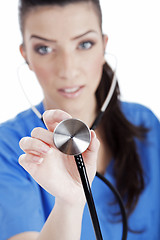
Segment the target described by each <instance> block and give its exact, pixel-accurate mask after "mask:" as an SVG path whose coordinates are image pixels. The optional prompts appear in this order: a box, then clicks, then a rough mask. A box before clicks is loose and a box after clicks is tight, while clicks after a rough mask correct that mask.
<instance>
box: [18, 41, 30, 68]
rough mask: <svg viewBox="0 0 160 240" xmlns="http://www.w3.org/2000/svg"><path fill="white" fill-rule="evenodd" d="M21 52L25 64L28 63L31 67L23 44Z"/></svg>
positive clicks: (20, 47) (20, 48)
mask: <svg viewBox="0 0 160 240" xmlns="http://www.w3.org/2000/svg"><path fill="white" fill-rule="evenodd" d="M19 50H20V53H21V55H22V57H23V58H24V60H25V62H26V63H27V64H28V66H29V62H28V60H27V55H26V50H25V46H24V44H23V43H22V44H21V45H20V46H19ZM29 68H30V66H29Z"/></svg>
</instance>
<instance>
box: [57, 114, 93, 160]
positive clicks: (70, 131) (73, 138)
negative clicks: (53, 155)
mask: <svg viewBox="0 0 160 240" xmlns="http://www.w3.org/2000/svg"><path fill="white" fill-rule="evenodd" d="M53 141H54V144H55V146H56V147H57V148H58V149H59V150H60V151H61V152H63V153H65V154H68V155H79V154H81V153H83V152H84V151H85V150H86V149H87V148H88V146H89V144H90V141H91V134H90V130H89V128H88V127H87V125H86V124H85V123H84V122H82V121H80V120H78V119H74V118H70V119H67V120H64V121H62V122H60V123H59V124H58V125H57V127H56V128H55V130H54V133H53Z"/></svg>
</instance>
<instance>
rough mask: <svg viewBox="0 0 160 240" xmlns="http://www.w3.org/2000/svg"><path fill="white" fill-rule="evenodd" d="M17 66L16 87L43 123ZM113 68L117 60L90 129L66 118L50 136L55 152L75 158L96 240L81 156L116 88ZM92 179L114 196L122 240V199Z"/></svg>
mask: <svg viewBox="0 0 160 240" xmlns="http://www.w3.org/2000/svg"><path fill="white" fill-rule="evenodd" d="M20 67H21V66H20ZM20 67H19V68H18V70H17V75H18V80H19V83H20V86H21V88H22V91H23V93H24V95H25V97H26V99H27V101H28V102H29V104H30V107H31V109H32V110H33V112H34V113H35V114H36V115H37V117H38V118H39V119H41V121H42V122H43V117H42V115H41V113H40V112H39V111H38V110H37V108H36V107H35V106H33V105H32V103H31V102H30V100H29V98H28V96H27V94H26V92H25V89H24V87H23V84H22V82H21V77H20V73H19V69H20ZM116 69H117V61H116V67H115V70H114V73H113V78H112V83H111V86H110V89H109V92H108V95H107V97H106V99H105V101H104V103H103V105H102V107H101V109H100V111H99V113H98V115H97V117H96V119H95V120H94V122H93V124H92V126H91V128H90V129H89V128H88V126H87V125H86V124H85V123H84V122H82V121H80V120H78V119H73V118H71V119H67V120H64V121H62V122H60V123H59V124H58V125H57V127H56V128H55V130H54V133H53V141H54V144H55V146H56V147H57V149H58V150H59V151H61V152H63V153H64V154H68V155H73V156H74V158H75V162H76V165H77V169H78V171H79V174H80V178H81V181H82V186H83V189H84V193H85V197H86V201H87V204H88V209H89V212H90V216H91V220H92V224H93V228H94V232H95V236H96V239H97V240H103V237H102V233H101V229H100V225H99V220H98V216H97V212H96V207H95V204H94V200H93V196H92V191H91V187H90V184H89V180H88V176H87V171H86V168H85V164H84V161H83V157H82V153H83V152H84V151H85V150H86V149H87V148H88V146H89V144H90V139H91V136H90V130H91V129H93V130H95V129H96V128H97V126H98V124H99V122H100V121H101V119H102V117H103V114H104V112H105V110H106V109H107V106H108V104H109V102H110V100H111V98H112V96H113V93H114V90H115V87H116V83H117V80H116ZM43 123H44V122H43ZM96 176H97V177H98V178H100V179H101V180H102V181H103V182H104V183H105V184H106V185H107V186H108V187H109V188H110V189H111V191H112V192H113V193H114V195H115V197H116V199H117V201H118V204H119V206H120V210H121V214H122V222H123V230H122V240H126V239H127V233H128V224H127V215H126V210H125V206H124V204H123V200H122V198H121V196H120V194H119V192H118V191H117V189H116V188H115V187H114V186H113V185H112V184H111V183H110V182H109V181H108V180H107V179H106V178H105V177H104V176H103V175H101V174H100V173H98V172H96Z"/></svg>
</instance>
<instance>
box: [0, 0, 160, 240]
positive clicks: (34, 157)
mask: <svg viewBox="0 0 160 240" xmlns="http://www.w3.org/2000/svg"><path fill="white" fill-rule="evenodd" d="M19 10H20V25H21V31H22V36H23V43H22V45H21V46H20V51H21V54H22V56H23V57H24V59H25V61H26V62H27V64H28V66H29V68H30V70H32V71H34V72H35V74H36V76H37V79H38V81H39V83H40V85H41V87H42V89H43V93H44V100H43V102H42V103H41V104H39V105H38V106H37V109H38V110H39V111H40V113H41V114H43V113H44V114H43V120H44V123H45V126H46V128H47V129H46V128H45V126H44V124H43V123H42V121H41V120H40V119H38V118H37V117H36V116H35V114H34V113H33V112H32V110H31V109H29V110H27V111H25V112H23V113H20V114H19V115H18V116H17V117H16V118H15V119H13V120H11V121H8V122H6V123H4V124H2V125H1V130H0V139H1V140H0V141H1V147H0V165H1V167H0V171H1V174H0V191H1V196H0V204H1V215H0V220H1V226H0V232H1V238H0V239H1V240H4V239H10V240H18V239H30V240H32V239H33V240H42V239H45V240H46V239H47V240H49V239H56V240H57V239H58V240H60V239H63V240H64V239H67V240H68V239H69V240H71V239H74V240H75V239H94V231H93V229H92V224H91V220H90V216H89V213H88V210H87V207H86V204H85V203H86V201H85V197H84V193H83V189H82V185H81V181H80V178H79V174H78V171H77V169H76V165H75V162H74V159H73V158H72V157H68V156H66V155H64V154H62V153H60V152H59V151H58V150H57V149H56V148H55V146H54V144H53V141H52V137H53V131H54V129H55V126H56V125H57V123H59V122H60V121H62V120H64V119H68V118H71V117H74V118H78V119H81V120H82V121H84V122H85V123H86V124H87V125H88V126H91V125H92V123H93V121H94V119H95V117H96V115H97V113H98V111H99V109H100V107H101V105H102V103H103V101H104V99H105V97H106V95H107V93H108V91H109V87H110V85H111V80H112V75H113V73H112V71H111V69H110V68H109V66H108V64H107V63H106V62H105V59H104V53H105V49H106V45H107V36H106V35H103V34H102V28H101V24H102V19H101V18H102V17H101V10H100V6H99V1H98V0H77V1H75V0H64V1H58V0H57V1H55V0H52V1H51V0H50V1H49V0H48V1H47V0H46V1H42V0H34V1H33V0H30V1H27V0H21V1H20V8H19ZM118 96H119V89H118V86H117V87H116V90H115V92H114V95H113V98H112V100H111V102H110V104H109V107H108V109H107V110H106V112H105V115H104V117H103V119H102V121H101V123H100V125H99V126H98V128H97V129H96V131H95V132H94V131H91V143H90V145H89V148H88V149H87V150H86V151H85V153H84V154H83V157H84V161H85V165H86V169H87V173H88V176H89V180H90V183H91V184H92V190H93V195H94V199H95V204H96V208H97V212H98V216H99V221H100V226H101V230H102V235H103V238H104V239H105V240H106V239H120V236H121V231H122V229H121V228H122V222H121V221H119V215H118V216H117V215H115V214H117V213H118V212H119V209H118V204H117V203H116V202H115V199H114V197H113V195H112V193H111V192H110V190H109V189H107V188H106V187H105V186H104V185H103V183H101V182H100V180H98V179H97V178H94V176H95V173H96V171H98V172H100V173H101V174H103V175H104V176H105V177H107V178H108V179H109V180H110V181H111V182H112V183H113V184H114V185H115V186H116V187H117V188H118V190H119V192H120V194H121V196H122V197H123V200H124V203H125V206H126V210H127V214H128V221H129V229H130V231H129V234H128V239H136V240H137V239H150V240H152V239H159V237H160V232H159V224H160V211H159V210H160V209H159V203H158V197H159V196H160V191H159V188H158V186H157V183H158V182H159V180H160V179H159V169H160V168H159V167H160V166H159V157H160V148H159V140H160V125H159V121H158V120H157V119H156V117H155V116H154V115H153V114H152V112H151V111H150V110H148V109H146V108H145V107H143V106H140V105H137V104H129V103H122V102H120V101H119V98H118ZM30 135H31V137H26V136H30ZM96 135H97V137H96ZM19 141H20V147H21V148H22V150H23V151H24V152H25V154H24V152H23V151H22V150H20V148H19ZM18 158H19V163H20V165H21V166H20V165H19V163H18ZM22 167H23V168H22ZM111 203H112V204H111ZM152 222H153V223H154V225H152V224H151V223H152Z"/></svg>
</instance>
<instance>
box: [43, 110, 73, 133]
mask: <svg viewBox="0 0 160 240" xmlns="http://www.w3.org/2000/svg"><path fill="white" fill-rule="evenodd" d="M68 118H71V115H69V114H68V113H66V112H64V111H62V110H48V111H46V112H45V113H44V114H43V120H44V122H45V124H46V127H47V128H48V130H49V131H51V132H53V131H54V129H55V123H60V122H61V121H63V120H66V119H68Z"/></svg>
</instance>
